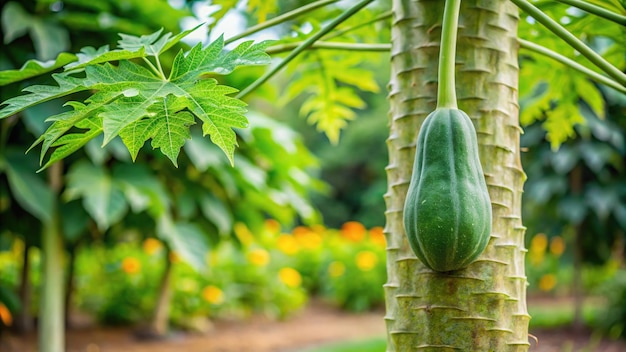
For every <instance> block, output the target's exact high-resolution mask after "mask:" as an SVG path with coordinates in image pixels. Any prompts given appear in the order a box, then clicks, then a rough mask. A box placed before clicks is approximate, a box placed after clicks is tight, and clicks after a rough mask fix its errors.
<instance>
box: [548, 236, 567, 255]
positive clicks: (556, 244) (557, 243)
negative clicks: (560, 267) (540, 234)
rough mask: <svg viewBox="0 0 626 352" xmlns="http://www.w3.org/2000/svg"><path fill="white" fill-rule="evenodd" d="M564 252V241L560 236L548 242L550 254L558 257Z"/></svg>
mask: <svg viewBox="0 0 626 352" xmlns="http://www.w3.org/2000/svg"><path fill="white" fill-rule="evenodd" d="M563 252H565V241H564V240H563V237H561V236H555V237H553V238H552V240H551V241H550V253H552V254H553V255H555V256H556V257H560V256H561V255H562V254H563Z"/></svg>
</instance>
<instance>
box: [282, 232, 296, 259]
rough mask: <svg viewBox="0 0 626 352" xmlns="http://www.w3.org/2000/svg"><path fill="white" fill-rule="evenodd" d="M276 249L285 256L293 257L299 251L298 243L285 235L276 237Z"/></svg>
mask: <svg viewBox="0 0 626 352" xmlns="http://www.w3.org/2000/svg"><path fill="white" fill-rule="evenodd" d="M276 247H278V249H279V250H280V251H281V252H283V253H285V254H287V255H294V254H296V253H298V251H299V250H300V248H299V247H300V246H299V245H298V241H296V239H295V238H294V237H293V236H291V235H287V234H282V235H280V236H279V237H278V239H277V240H276Z"/></svg>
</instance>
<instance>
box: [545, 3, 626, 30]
mask: <svg viewBox="0 0 626 352" xmlns="http://www.w3.org/2000/svg"><path fill="white" fill-rule="evenodd" d="M556 1H558V2H561V3H563V4H566V5H569V6H572V7H576V8H579V9H581V10H583V11H585V12H589V13H590V14H592V15H596V16H598V17H602V18H604V19H607V20H609V21H613V22H615V23H617V24H621V25H622V26H626V16H622V15H620V14H619V13H615V12H612V11H609V10H607V9H605V8H603V7H600V6H597V5H594V4H592V3H589V2H588V1H581V0H556Z"/></svg>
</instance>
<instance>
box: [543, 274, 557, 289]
mask: <svg viewBox="0 0 626 352" xmlns="http://www.w3.org/2000/svg"><path fill="white" fill-rule="evenodd" d="M554 286H556V276H554V275H553V274H546V275H544V276H542V277H541V278H540V279H539V289H540V290H541V291H545V292H547V291H551V290H552V289H553V288H554Z"/></svg>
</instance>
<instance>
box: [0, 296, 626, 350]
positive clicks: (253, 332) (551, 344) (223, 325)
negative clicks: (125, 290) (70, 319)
mask: <svg viewBox="0 0 626 352" xmlns="http://www.w3.org/2000/svg"><path fill="white" fill-rule="evenodd" d="M384 334H385V326H384V322H383V312H382V311H377V312H368V313H363V314H349V313H346V312H343V311H340V310H338V309H336V308H333V307H330V306H329V305H327V304H324V303H322V302H312V303H311V304H310V305H309V306H308V307H307V308H306V309H304V310H303V311H302V312H300V313H299V314H297V315H295V316H293V317H291V318H289V319H287V320H285V321H272V320H269V319H267V318H264V317H255V318H253V319H250V320H246V321H238V322H234V321H217V322H214V323H213V327H212V328H211V330H210V331H209V332H208V333H205V334H184V333H177V334H173V335H172V336H171V337H169V338H168V339H166V340H161V341H150V342H146V341H140V340H138V339H137V338H135V337H134V336H133V334H132V331H131V330H129V329H128V328H82V329H75V330H71V331H69V332H68V333H67V338H66V340H67V346H68V348H67V352H174V351H185V352H196V351H197V352H246V351H253V352H298V351H302V350H303V349H305V348H309V347H314V346H320V345H323V344H327V343H332V342H337V341H345V340H358V339H365V338H373V337H378V336H384ZM531 334H533V335H534V336H536V337H537V339H538V340H539V345H538V346H537V345H536V344H535V342H534V341H531V343H532V347H531V349H530V351H532V352H565V351H567V352H583V351H584V352H625V351H626V344H624V343H622V342H616V341H605V340H601V341H594V340H593V339H592V338H591V333H590V332H584V333H575V332H573V331H570V330H567V329H561V330H550V331H531ZM36 348H37V346H36V335H34V334H33V335H29V336H21V337H19V336H15V335H8V336H7V335H5V336H3V337H2V338H1V339H0V351H2V352H36Z"/></svg>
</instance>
